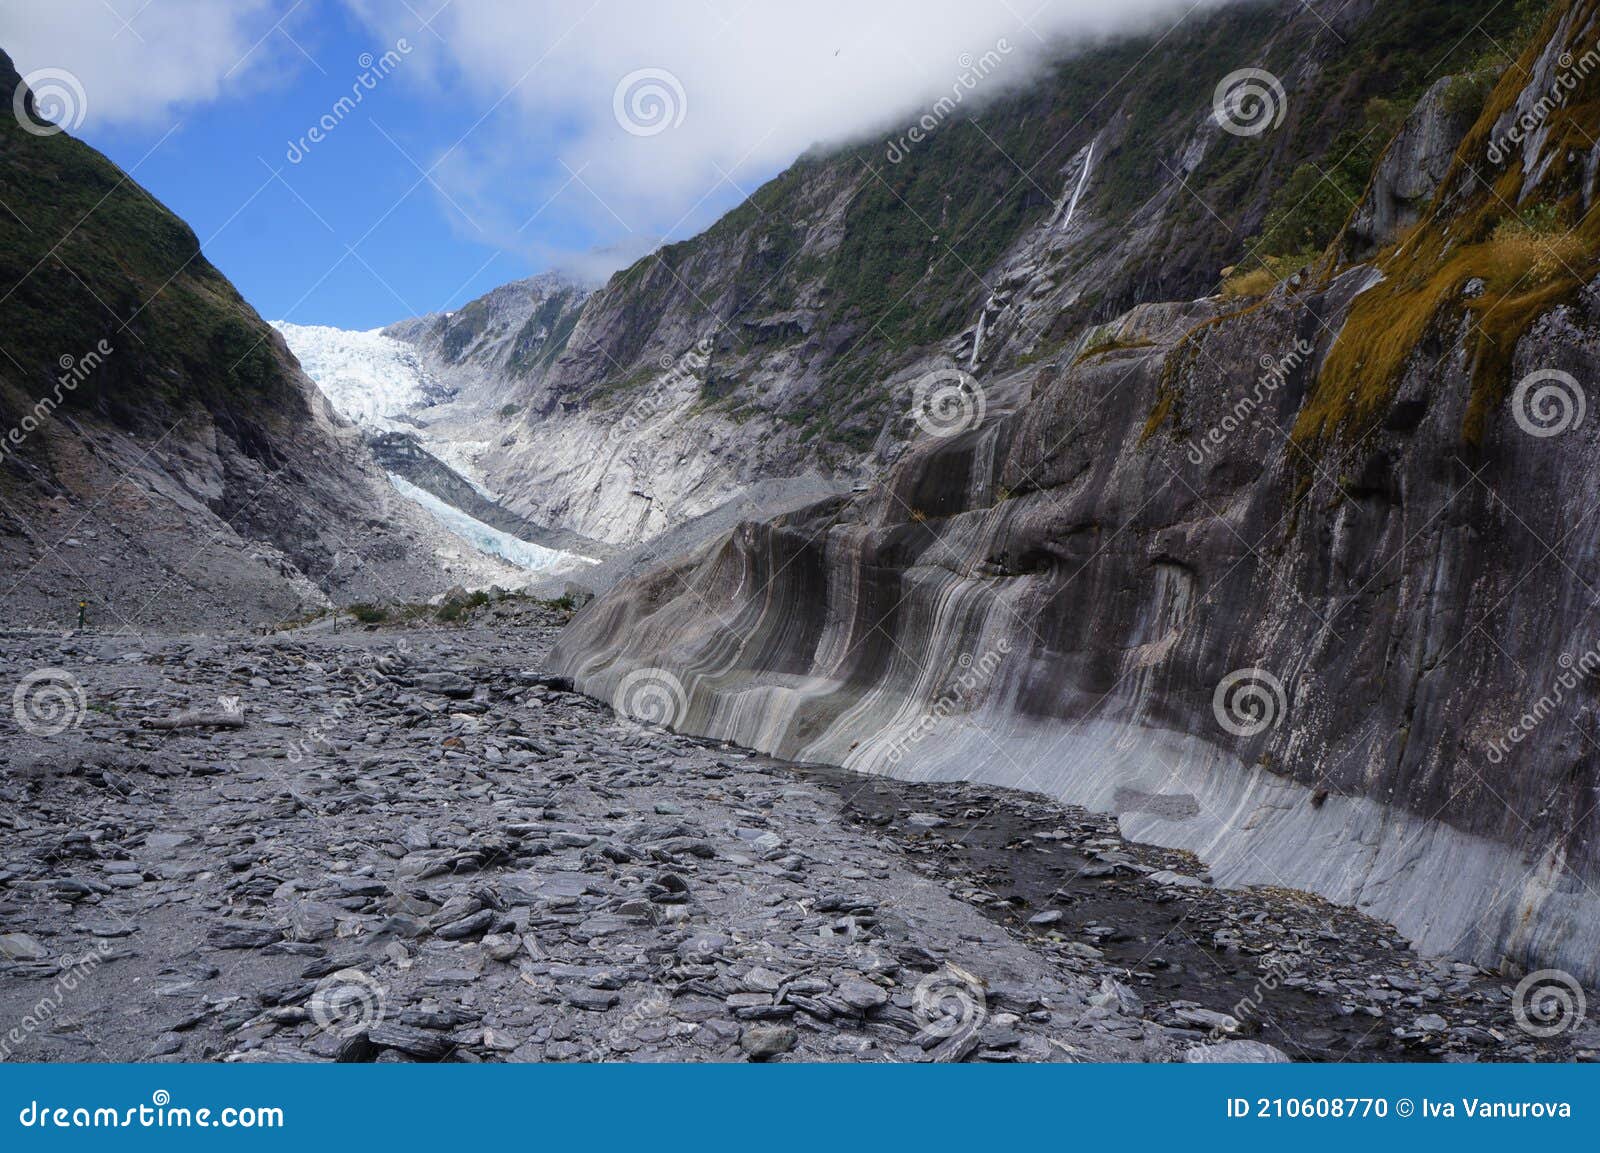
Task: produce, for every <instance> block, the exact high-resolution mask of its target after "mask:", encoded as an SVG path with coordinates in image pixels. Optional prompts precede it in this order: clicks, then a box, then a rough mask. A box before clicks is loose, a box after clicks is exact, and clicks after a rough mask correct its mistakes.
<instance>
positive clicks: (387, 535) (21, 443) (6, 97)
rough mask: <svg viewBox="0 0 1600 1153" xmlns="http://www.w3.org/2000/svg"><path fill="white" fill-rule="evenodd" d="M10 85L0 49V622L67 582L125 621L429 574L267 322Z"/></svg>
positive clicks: (30, 614)
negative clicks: (1, 578)
mask: <svg viewBox="0 0 1600 1153" xmlns="http://www.w3.org/2000/svg"><path fill="white" fill-rule="evenodd" d="M20 84H21V80H20V78H19V77H18V75H17V73H16V70H15V69H14V68H13V66H12V64H11V61H10V60H9V58H7V57H5V56H4V55H3V54H0V106H3V107H4V108H5V109H6V115H4V116H0V199H3V200H4V202H5V203H6V205H7V207H8V211H6V212H4V213H0V292H3V293H4V295H3V297H0V316H3V318H4V320H3V327H4V339H3V343H4V345H5V348H6V352H7V355H6V357H5V358H4V360H3V361H0V430H4V431H3V434H0V435H3V436H4V440H3V442H0V445H3V462H0V555H3V557H4V566H3V567H4V569H5V571H6V572H7V573H8V577H7V602H8V613H9V616H8V624H11V625H16V626H28V625H33V624H44V623H47V622H53V621H70V620H73V619H75V617H76V604H77V601H78V600H79V599H86V600H88V601H89V602H90V606H91V607H90V613H89V619H90V621H91V622H92V623H94V624H96V625H99V626H103V627H118V626H123V627H130V628H140V627H143V626H145V625H148V624H152V623H156V622H183V623H187V624H197V623H202V622H211V621H222V620H227V621H238V620H241V619H247V620H252V621H256V620H261V619H263V618H272V617H277V616H282V615H287V614H291V613H294V612H297V611H299V610H300V609H302V608H307V607H311V606H315V605H318V604H322V603H326V601H327V600H329V599H330V598H331V599H334V600H352V599H372V598H380V597H382V598H386V597H391V596H407V595H416V594H418V593H421V592H423V591H426V590H430V589H432V588H434V587H437V585H438V584H439V583H440V579H441V578H440V574H439V573H438V571H437V569H436V568H434V566H433V564H432V562H431V560H430V559H429V555H428V553H429V550H428V548H427V547H426V546H425V542H424V539H423V533H424V527H423V526H422V525H421V523H420V521H418V520H417V519H416V514H415V513H414V512H412V511H409V510H408V507H407V506H406V503H405V502H403V501H400V500H398V499H397V498H395V497H393V495H392V490H391V489H390V488H389V486H388V485H387V484H386V483H385V482H384V480H383V478H382V476H381V474H379V473H378V472H377V470H376V469H375V468H374V467H373V465H372V462H371V459H370V457H369V456H368V455H367V453H366V451H365V450H364V448H363V447H362V446H361V444H360V441H359V438H358V437H357V436H356V435H355V434H354V431H353V430H352V429H350V428H349V427H348V426H345V425H343V424H341V423H340V422H337V421H335V420H334V419H333V417H332V416H331V415H330V413H329V412H328V410H327V407H326V404H325V402H324V401H323V400H322V398H321V396H320V394H319V393H318V392H317V391H316V388H315V386H313V385H312V384H311V382H310V381H309V380H307V379H306V377H305V376H304V374H303V373H301V371H300V369H299V366H298V365H297V364H296V363H295V360H294V358H293V357H292V356H291V355H290V354H289V352H288V349H287V348H286V347H285V346H284V343H283V341H282V339H281V338H280V337H279V336H278V335H277V334H276V333H275V332H274V331H273V330H272V329H271V328H270V327H268V326H267V325H266V324H265V323H263V322H262V320H261V318H260V317H259V316H257V315H256V313H255V312H254V310H253V309H251V308H250V306H249V305H247V304H246V303H245V302H244V301H243V300H242V299H240V297H239V295H238V293H237V292H235V291H234V289H233V286H232V285H231V284H229V283H228V281H227V280H226V278H224V277H223V276H222V274H221V273H219V272H218V271H217V270H216V269H215V268H213V267H212V266H211V264H210V263H209V262H208V261H207V260H206V259H205V257H204V256H203V255H202V254H201V252H200V249H199V244H198V242H197V240H196V239H195V236H194V233H193V232H192V231H191V230H190V229H189V228H188V227H187V226H186V225H185V224H184V223H183V222H182V221H180V220H179V219H178V218H177V217H175V216H173V215H172V214H171V213H170V212H168V211H167V210H166V209H165V208H163V207H162V206H161V205H160V204H158V203H157V202H156V201H155V200H154V199H153V198H152V197H151V196H150V194H149V193H148V192H146V191H145V190H144V189H142V188H140V187H139V186H138V185H137V184H136V183H134V182H133V181H132V180H131V179H129V178H128V176H127V174H126V173H124V172H122V171H120V170H119V169H118V168H117V167H116V166H115V165H114V164H112V163H110V162H109V161H108V160H106V159H105V158H104V157H103V156H101V155H100V154H99V153H97V152H95V151H94V150H93V149H91V148H89V147H87V146H86V145H84V144H82V143H80V142H79V141H76V140H74V139H72V138H71V137H70V136H69V135H67V134H66V133H64V132H55V133H49V134H41V133H40V132H39V131H38V130H37V128H38V122H37V121H36V119H34V120H30V123H33V124H34V128H35V129H36V130H29V129H28V128H27V127H25V126H24V124H23V118H22V117H19V116H15V115H12V114H11V110H12V107H13V95H14V93H15V92H16V91H17V89H18V86H19V85H20ZM25 99H27V100H30V101H31V96H29V97H25ZM27 107H28V108H30V109H31V104H29V105H28V106H27Z"/></svg>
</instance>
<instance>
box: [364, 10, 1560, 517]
mask: <svg viewBox="0 0 1600 1153" xmlns="http://www.w3.org/2000/svg"><path fill="white" fill-rule="evenodd" d="M1542 7H1543V5H1542V4H1535V3H1522V4H1513V3H1501V2H1498V0H1466V2H1458V0H1452V2H1446V0H1417V2H1409V3H1405V4H1380V3H1378V2H1376V0H1351V2H1349V3H1342V4H1302V3H1281V2H1271V3H1263V2H1260V0H1253V2H1246V3H1240V4H1234V5H1229V6H1227V7H1224V8H1221V9H1218V10H1208V11H1206V12H1195V13H1191V14H1190V15H1189V16H1187V17H1186V18H1185V20H1184V21H1183V24H1182V35H1177V36H1165V37H1158V36H1156V35H1154V34H1151V35H1144V36H1131V37H1122V38H1118V39H1114V40H1112V41H1109V42H1107V43H1105V44H1102V45H1099V46H1097V47H1093V48H1090V49H1088V50H1085V51H1082V52H1080V53H1078V54H1076V55H1074V56H1071V57H1070V58H1067V59H1063V60H1062V61H1061V62H1060V64H1059V65H1058V66H1057V67H1055V68H1054V69H1053V70H1051V71H1049V72H1048V73H1046V74H1045V75H1042V76H1040V77H1037V78H1036V79H1034V80H1033V81H1032V82H1030V83H1029V84H1028V85H1027V86H1025V87H1024V88H1022V89H1021V90H1019V91H1015V92H1012V93H1009V94H1001V95H997V96H995V97H994V98H993V99H990V100H988V101H984V102H982V103H978V102H976V100H975V101H974V102H971V103H969V104H968V106H967V108H966V109H965V110H964V111H963V112H961V113H959V114H957V115H954V116H952V117H950V118H949V119H948V120H947V121H946V122H944V123H941V124H940V125H939V126H938V127H937V128H936V130H934V131H932V132H931V133H928V134H926V136H925V138H924V139H922V140H921V141H920V142H916V143H911V142H909V141H908V140H907V139H905V135H904V133H903V132H891V133H886V134H885V137H884V139H882V140H880V141H874V142H867V143H862V144H859V145H857V146H855V147H850V148H845V149H839V150H833V151H819V152H816V153H815V154H811V155H807V156H805V157H803V158H801V159H800V160H799V161H797V162H796V163H795V164H794V165H793V166H792V167H791V168H790V169H788V170H787V171H785V172H784V173H782V174H781V175H779V176H778V177H776V178H775V179H773V180H772V181H770V182H769V183H767V184H766V185H764V186H763V187H761V188H760V189H759V190H757V191H756V192H755V194H754V195H752V196H751V197H750V199H749V200H748V201H747V202H746V203H744V204H743V205H741V206H740V207H738V208H737V209H735V210H734V211H733V212H731V213H729V214H728V215H727V216H725V217H724V218H722V219H721V220H719V221H718V222H717V223H716V224H715V225H713V226H712V227H711V228H709V229H708V230H707V231H706V232H705V233H703V234H702V235H700V236H697V237H695V238H693V239H690V240H686V241H684V242H681V243H676V244H671V245H667V246H666V247H664V248H662V249H660V250H659V251H658V252H656V253H653V254H652V255H650V256H648V257H646V258H645V259H643V260H641V261H639V262H638V263H636V264H634V265H633V266H631V267H630V268H627V269H625V270H624V271H622V272H619V273H618V274H616V275H615V276H613V277H612V278H611V279H610V281H609V282H608V283H607V284H606V285H605V286H604V287H603V288H601V289H600V290H599V291H597V292H596V293H595V294H594V295H593V296H591V297H589V298H588V299H587V300H586V302H585V303H584V305H583V308H582V310H581V312H579V313H578V314H577V315H576V318H575V320H573V322H572V329H571V333H570V336H568V337H567V338H566V339H565V342H564V344H563V345H562V347H561V349H560V351H559V354H558V355H556V356H555V358H554V359H553V360H552V361H551V362H549V363H548V364H547V365H545V366H543V367H541V369H540V371H538V372H534V373H527V374H523V375H518V376H511V375H504V374H503V375H504V384H503V392H502V394H501V396H500V399H501V400H502V404H503V405H504V406H505V408H506V412H507V413H508V414H509V415H508V416H507V417H506V418H505V423H506V425H507V427H506V428H505V429H504V431H503V434H502V435H501V436H498V437H496V438H494V440H493V442H492V443H490V444H489V445H488V446H487V447H486V449H485V451H484V452H483V454H482V466H483V469H484V473H485V476H486V477H487V479H488V483H489V484H490V487H492V488H493V489H495V490H496V491H497V492H500V493H502V494H503V495H504V498H505V500H506V501H507V502H508V503H509V504H510V505H511V506H513V507H514V508H516V509H517V510H518V511H519V512H520V513H522V514H524V515H526V516H528V517H530V518H532V519H534V520H536V521H539V522H541V523H546V524H551V525H557V526H561V527H565V528H569V529H572V530H574V531H577V532H581V533H584V534H586V535H589V536H593V537H598V538H601V539H604V540H608V541H614V542H618V543H632V542H634V541H637V540H640V539H645V538H648V537H651V536H653V535H655V534H657V533H660V532H662V531H664V530H666V529H668V528H671V527H673V526H675V525H677V524H681V523H683V522H684V521H686V520H688V519H691V518H693V517H695V516H697V515H700V514H702V513H704V512H706V511H708V510H710V509H713V508H715V507H717V506H718V505H720V504H722V503H723V502H725V501H727V500H728V499H730V498H731V497H733V496H734V495H736V494H738V493H740V492H742V491H745V490H746V489H747V488H749V486H751V485H753V484H757V483H760V482H764V481H771V480H773V479H774V478H808V479H809V481H810V482H811V483H813V484H814V483H816V482H819V481H820V482H825V483H828V484H831V485H832V486H834V487H835V488H838V489H846V488H848V487H849V486H850V485H851V484H853V483H856V482H858V481H861V480H864V479H867V478H869V477H872V476H875V475H877V474H879V473H880V472H881V471H882V470H883V469H884V468H885V467H886V466H887V465H889V464H890V463H892V462H893V460H894V459H895V458H896V457H897V455H898V454H899V453H900V452H901V451H902V450H903V448H904V446H905V444H906V443H907V440H908V438H909V436H910V434H911V432H912V425H911V421H910V420H909V419H908V415H907V414H908V411H909V409H910V407H911V406H910V397H911V392H912V388H913V385H914V383H915V382H916V381H917V380H918V379H920V378H921V377H922V376H924V375H925V374H926V373H928V372H930V371H935V370H946V369H960V370H962V371H966V372H971V373H974V374H976V375H977V376H979V377H987V376H990V375H993V374H996V373H1003V372H1005V371H1007V370H1008V369H1011V368H1014V367H1017V366H1019V365H1021V364H1023V363H1025V362H1039V361H1043V360H1046V359H1049V358H1052V357H1055V356H1057V355H1059V353H1060V352H1061V351H1062V349H1064V348H1066V347H1068V346H1069V345H1070V344H1072V343H1073V342H1074V341H1075V340H1076V339H1077V336H1078V335H1079V334H1080V333H1081V332H1082V331H1083V330H1084V328H1085V327H1086V326H1089V325H1093V324H1099V323H1104V322H1107V321H1111V320H1114V319H1115V318H1116V317H1118V316H1120V315H1121V314H1122V313H1124V312H1125V311H1126V310H1127V309H1128V308H1130V307H1132V306H1134V305H1136V304H1138V303H1140V302H1142V301H1160V300H1184V299H1192V298H1194V297H1197V296H1203V295H1207V294H1209V293H1212V292H1214V291H1216V290H1217V289H1218V287H1219V285H1220V284H1221V283H1222V282H1223V281H1224V279H1227V280H1229V282H1230V290H1239V291H1244V290H1250V289H1252V287H1258V286H1259V285H1260V284H1261V283H1263V278H1265V281H1264V282H1265V283H1266V284H1268V285H1270V284H1271V283H1272V282H1273V280H1274V278H1281V277H1284V276H1287V275H1290V274H1292V273H1293V272H1294V271H1295V270H1296V269H1298V268H1300V267H1302V266H1304V265H1305V264H1308V263H1310V262H1311V260H1312V259H1313V258H1314V257H1315V255H1316V253H1317V252H1318V251H1320V249H1321V248H1322V247H1323V246H1324V245H1325V244H1326V243H1327V242H1328V241H1329V240H1331V239H1332V237H1333V236H1334V235H1335V234H1336V233H1338V232H1339V230H1340V228H1341V226H1342V225H1343V224H1344V221H1345V217H1346V216H1347V215H1348V214H1349V211H1350V208H1351V205H1352V204H1353V203H1354V202H1355V201H1356V200H1357V199H1359V198H1360V195H1361V192H1362V189H1363V188H1364V187H1365V186H1366V184H1367V183H1368V180H1369V178H1370V176H1371V174H1372V171H1373V168H1374V166H1375V164H1376V162H1377V159H1378V156H1379V154H1380V153H1381V152H1382V151H1383V146H1384V144H1385V142H1386V141H1387V140H1388V139H1389V138H1390V137H1391V136H1392V135H1393V134H1394V132H1395V130H1396V129H1397V128H1398V126H1399V122H1400V120H1401V119H1403V118H1404V116H1405V114H1406V112H1407V110H1409V109H1410V108H1411V107H1412V106H1413V105H1414V104H1415V103H1416V101H1417V100H1418V99H1420V98H1421V96H1422V95H1423V94H1424V92H1425V91H1426V90H1427V89H1428V88H1429V87H1431V86H1432V85H1433V84H1434V83H1436V82H1437V81H1438V80H1439V79H1440V78H1441V77H1443V76H1444V75H1446V74H1466V73H1472V72H1473V71H1475V70H1477V69H1478V65H1479V64H1480V62H1481V61H1482V60H1484V59H1492V58H1493V55H1494V53H1495V45H1497V44H1500V43H1504V42H1507V41H1510V40H1513V39H1514V38H1515V36H1516V35H1517V34H1518V30H1519V29H1522V30H1524V31H1525V30H1526V28H1527V27H1528V25H1529V21H1530V19H1531V18H1532V13H1533V10H1534V9H1538V8H1542ZM1000 67H1004V62H1003V61H1002V63H1001V65H1000ZM1247 67H1248V68H1257V69H1264V70H1266V72H1268V73H1270V74H1271V75H1272V77H1273V82H1274V83H1275V84H1278V85H1279V87H1280V90H1281V93H1282V96H1281V99H1280V98H1279V96H1278V94H1277V93H1275V92H1274V91H1273V90H1272V89H1271V88H1270V87H1267V88H1264V89H1263V90H1262V91H1263V93H1264V95H1265V97H1266V101H1267V107H1266V112H1267V115H1268V116H1269V118H1271V119H1272V122H1273V123H1272V126H1271V130H1270V131H1268V132H1265V133H1262V134H1259V135H1241V134H1238V133H1237V132H1235V131H1229V130H1228V129H1227V128H1226V127H1225V126H1224V124H1223V123H1221V122H1220V121H1219V118H1218V116H1217V114H1216V107H1215V105H1216V103H1217V100H1218V84H1219V81H1221V80H1222V79H1223V78H1224V77H1227V76H1229V75H1230V74H1233V73H1236V72H1238V71H1240V70H1242V69H1245V68H1247ZM1464 83H1465V82H1464ZM1243 85H1244V86H1243V87H1242V88H1239V89H1236V90H1234V93H1233V95H1231V96H1230V99H1245V98H1248V97H1249V96H1250V95H1251V94H1252V92H1253V91H1254V90H1253V89H1252V88H1251V86H1250V81H1249V78H1248V77H1246V78H1245V79H1244V81H1243ZM1469 86H1470V85H1469ZM982 95H983V92H982V90H981V82H979V89H978V92H977V96H978V97H980V98H981V97H982ZM1448 118H1449V115H1447V116H1446V119H1448ZM1235 127H1236V126H1235ZM1247 127H1248V126H1247ZM1225 273H1227V274H1228V275H1226V276H1225ZM488 299H489V298H485V300H486V301H487V300H488ZM464 311H466V310H464ZM391 331H392V330H391Z"/></svg>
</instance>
